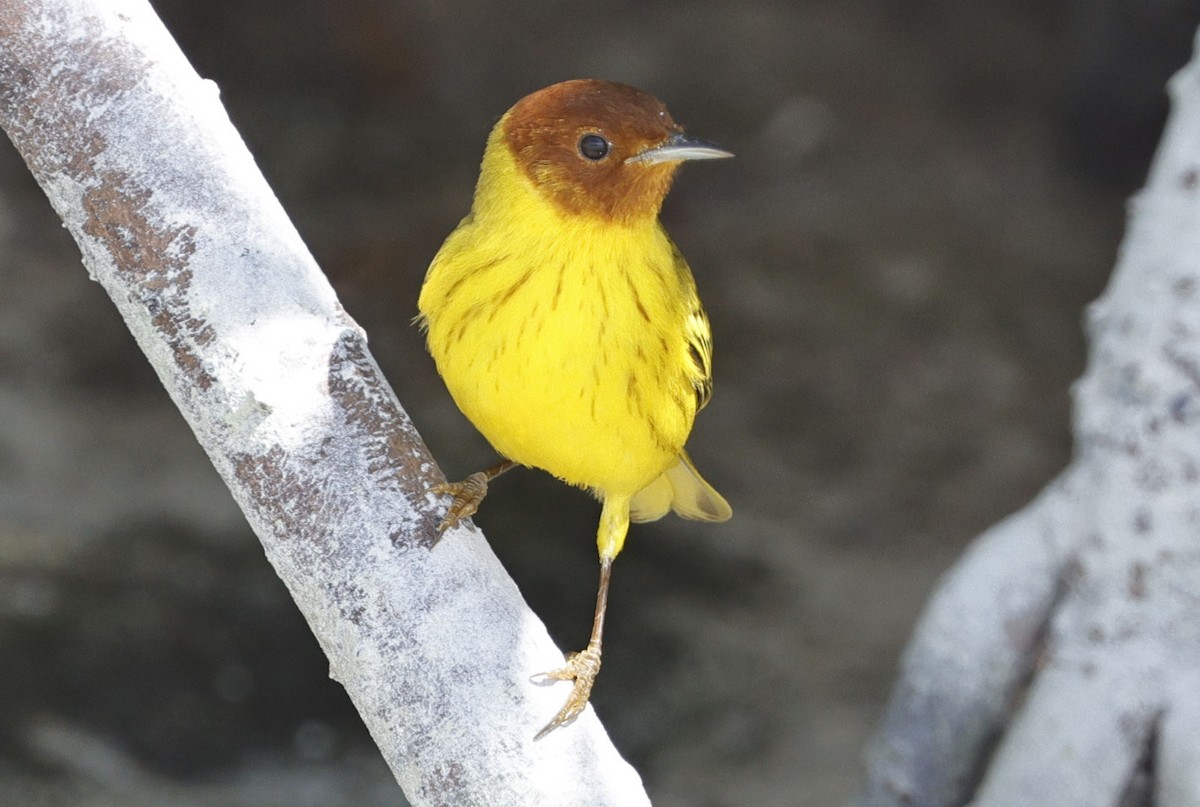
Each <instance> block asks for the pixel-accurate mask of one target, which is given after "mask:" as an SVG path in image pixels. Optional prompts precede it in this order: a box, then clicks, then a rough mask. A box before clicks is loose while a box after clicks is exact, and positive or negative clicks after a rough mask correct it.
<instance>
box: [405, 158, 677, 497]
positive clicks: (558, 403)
mask: <svg viewBox="0 0 1200 807" xmlns="http://www.w3.org/2000/svg"><path fill="white" fill-rule="evenodd" d="M505 163H508V164H505ZM511 163H512V160H511V157H509V156H508V155H507V152H505V151H502V150H493V149H491V148H489V149H488V152H487V153H486V154H485V163H484V170H483V173H482V176H485V177H488V180H489V187H484V184H483V183H482V181H481V186H480V188H479V189H478V190H477V193H476V202H475V206H474V208H473V209H472V215H471V216H468V218H467V219H465V220H464V221H463V223H462V224H461V225H460V226H459V228H458V229H457V230H455V232H454V233H452V234H451V236H450V237H449V238H448V239H447V241H446V243H445V244H444V245H443V247H442V249H441V251H440V252H439V253H438V255H437V257H436V258H435V259H434V261H433V264H432V265H431V266H430V269H429V272H428V274H427V276H426V279H425V285H424V287H423V288H422V291H421V297H420V302H419V306H420V310H421V315H422V317H423V319H424V320H425V323H426V325H427V327H428V340H429V349H430V352H431V353H432V354H433V357H434V359H435V361H436V362H437V366H438V371H439V372H440V373H441V375H442V377H443V379H444V380H445V382H446V386H447V388H448V389H449V390H450V393H451V395H452V396H453V398H454V400H455V402H456V403H457V404H458V406H459V408H460V409H461V410H462V411H463V413H464V414H466V416H467V417H468V418H470V420H471V422H472V423H474V424H475V426H476V428H478V429H479V431H480V432H481V433H482V434H483V435H484V436H485V437H486V438H487V439H488V440H489V442H491V443H492V445H493V446H494V447H495V448H496V450H497V451H499V452H500V453H501V454H503V455H504V456H506V457H509V458H510V459H513V460H515V461H517V462H519V463H521V464H524V465H530V466H534V467H538V468H542V469H544V470H546V471H548V472H550V473H552V474H554V475H555V476H557V477H559V478H561V479H563V480H565V481H567V482H570V483H572V484H575V485H580V486H584V487H588V488H592V489H593V490H596V491H597V492H600V493H602V494H633V493H634V492H636V491H638V490H640V489H642V488H643V487H645V486H646V485H648V484H649V483H650V482H651V481H652V480H653V479H654V478H655V477H657V476H658V475H659V474H661V473H662V472H663V471H664V470H665V469H666V468H667V467H668V466H671V465H673V464H674V463H675V462H676V461H677V458H678V456H679V454H680V451H681V450H682V448H683V444H684V442H685V441H686V439H687V436H688V433H689V432H690V430H691V426H692V420H693V418H694V416H695V412H696V406H697V398H696V394H695V391H694V389H693V381H692V376H693V375H694V371H693V370H692V369H691V368H694V366H695V365H694V361H693V359H692V358H691V357H690V355H689V350H688V334H687V332H686V328H687V327H688V321H689V315H690V314H691V313H692V312H693V311H694V310H696V309H698V303H697V302H696V296H695V287H694V283H693V281H692V278H691V273H690V271H689V270H688V268H687V265H686V263H684V262H683V261H682V259H681V258H679V256H678V252H677V251H676V250H675V249H674V247H673V245H672V244H671V242H670V239H669V238H668V237H667V235H666V233H665V232H664V231H663V230H662V228H661V226H660V225H659V224H658V221H657V217H651V218H649V219H647V220H646V221H642V222H634V223H614V222H610V221H603V220H593V219H590V218H588V217H581V216H572V215H564V214H563V213H562V212H561V211H559V210H557V209H555V208H554V207H553V206H552V205H550V204H549V203H547V202H546V201H545V200H544V199H543V198H541V197H540V196H539V195H537V194H536V193H535V192H533V190H532V188H531V187H529V183H528V181H527V180H526V179H525V178H524V177H523V176H522V175H521V174H520V173H519V171H518V170H517V169H516V167H515V166H514V165H512V164H511Z"/></svg>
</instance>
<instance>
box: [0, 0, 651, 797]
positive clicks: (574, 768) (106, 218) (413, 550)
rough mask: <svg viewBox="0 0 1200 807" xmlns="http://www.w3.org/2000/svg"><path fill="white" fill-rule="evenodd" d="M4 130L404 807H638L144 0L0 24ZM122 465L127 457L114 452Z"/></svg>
mask: <svg viewBox="0 0 1200 807" xmlns="http://www.w3.org/2000/svg"><path fill="white" fill-rule="evenodd" d="M0 125H3V127H4V129H5V131H6V132H7V134H8V136H9V138H10V139H11V140H12V142H13V143H14V144H15V145H16V147H17V149H18V151H20V153H21V155H22V156H23V157H24V159H25V161H26V163H27V164H28V166H29V168H30V170H31V171H32V172H33V175H34V176H35V178H36V179H37V181H38V182H39V183H40V184H41V186H42V188H43V189H44V190H45V192H46V195H47V196H48V197H49V199H50V202H51V204H53V206H54V208H55V210H56V211H57V212H58V214H59V216H61V217H62V220H63V221H64V223H65V224H66V226H67V229H68V230H69V231H70V233H71V235H72V236H73V237H74V238H75V240H76V242H77V243H78V244H79V247H80V250H81V251H82V253H83V258H84V263H85V265H86V266H87V269H88V272H89V273H90V274H91V276H92V277H93V278H94V279H95V280H97V281H98V282H99V283H100V284H101V285H102V286H103V287H104V288H105V290H106V291H107V292H108V293H109V295H110V296H111V297H112V299H113V301H114V302H115V303H116V305H117V307H118V308H119V309H120V312H121V315H122V316H123V317H124V318H125V321H126V322H127V323H128V325H129V328H130V330H131V331H132V333H133V335H134V337H135V338H136V339H137V342H138V344H139V345H140V346H141V348H142V350H144V351H145V353H146V355H147V357H149V359H150V362H151V363H152V364H153V366H154V369H155V370H156V372H157V373H158V375H159V377H160V379H161V380H162V382H163V384H164V386H165V387H166V388H167V391H168V392H169V393H170V395H171V397H172V399H173V400H174V401H175V403H176V404H177V405H178V407H179V409H180V410H181V411H182V413H183V415H184V417H185V418H186V419H187V421H188V423H189V424H190V425H191V427H192V429H193V430H194V432H195V433H196V437H197V438H198V439H199V441H200V443H201V444H202V445H203V447H204V449H205V450H206V451H207V452H208V455H209V457H210V458H211V459H212V462H213V464H214V465H215V466H216V468H217V470H218V471H219V472H220V474H221V476H222V477H223V478H224V480H225V482H226V483H227V484H228V486H229V488H230V490H231V491H232V492H233V495H234V497H235V498H236V500H237V501H238V503H239V505H240V506H241V508H242V510H243V511H244V513H245V514H246V517H247V519H248V520H249V522H250V524H251V526H252V527H253V528H254V531H255V532H256V533H257V534H258V536H259V538H260V540H261V541H262V543H263V546H264V548H265V549H266V553H267V556H268V558H269V559H270V560H271V563H272V564H273V565H274V566H275V568H276V570H277V571H278V573H279V575H280V577H281V578H282V579H283V580H284V582H285V583H286V585H287V587H288V589H289V590H290V591H291V593H292V595H293V597H294V598H295V600H296V603H297V605H298V606H299V607H300V609H301V611H302V612H303V613H304V616H305V618H306V619H307V620H308V623H309V625H310V626H311V628H312V630H313V632H314V633H315V634H316V636H317V638H318V640H319V641H320V643H321V646H322V648H323V649H324V650H325V652H326V654H327V655H328V657H329V660H330V668H331V673H332V675H333V676H334V677H335V678H336V679H337V680H338V681H340V682H341V683H342V684H343V685H344V686H345V687H346V690H347V691H348V692H349V694H350V697H351V699H352V700H353V702H354V704H355V706H356V707H357V708H358V710H359V712H360V714H361V715H362V717H363V720H364V721H365V722H366V724H367V727H368V728H369V729H370V731H371V734H372V735H373V737H374V738H375V740H376V742H377V743H378V745H379V747H380V749H381V751H382V752H383V756H384V758H385V759H386V760H387V762H388V764H389V765H390V766H391V768H392V770H393V771H394V772H395V774H396V777H397V779H398V780H399V782H400V783H401V785H402V786H403V788H404V790H405V792H406V794H407V795H408V797H409V799H410V800H411V801H412V803H413V804H415V805H418V806H421V805H444V804H453V805H522V804H528V805H546V804H589V805H606V804H607V805H622V807H624V806H625V805H637V804H647V803H648V800H647V798H646V795H645V792H644V791H643V789H642V786H641V782H640V780H639V779H638V777H637V774H636V773H635V772H634V771H633V770H632V769H631V768H630V767H629V766H628V765H627V764H626V763H625V762H624V761H623V760H622V759H621V758H620V756H619V755H618V754H617V752H616V751H615V750H614V749H613V747H612V745H611V744H610V743H609V741H608V738H607V735H606V734H605V733H604V730H603V728H602V727H601V726H600V724H599V722H598V721H597V720H596V718H595V716H594V714H593V713H591V712H590V711H589V712H588V713H586V714H585V715H584V716H583V717H582V718H581V719H580V720H579V721H578V722H577V723H576V724H575V725H573V726H572V727H571V728H570V729H569V730H566V731H559V732H555V733H554V734H552V735H550V736H549V737H547V738H546V739H545V740H542V741H541V742H538V743H534V742H533V736H534V734H535V733H536V732H537V730H538V729H539V728H540V727H541V726H542V725H543V724H544V723H545V722H546V719H547V716H548V715H553V714H554V713H555V711H556V710H557V708H558V705H559V702H560V701H561V698H562V693H561V692H559V691H556V690H555V689H553V688H538V687H536V686H534V685H533V684H531V683H530V681H529V677H530V675H531V673H534V672H537V671H539V670H545V669H551V668H554V667H556V666H558V665H560V664H561V660H562V655H561V653H560V652H559V650H558V649H557V648H555V646H554V645H553V643H552V642H551V641H550V639H549V637H548V636H547V634H546V632H545V629H544V628H543V626H542V625H541V623H540V622H539V621H538V620H537V619H536V617H534V616H533V614H532V613H531V612H530V611H529V610H528V608H527V607H526V606H525V604H524V602H523V601H522V599H521V597H520V594H519V593H518V591H517V589H516V587H515V586H514V585H513V583H512V581H511V580H510V579H509V578H508V577H507V576H506V575H505V573H504V571H503V569H501V567H500V565H499V563H498V562H497V561H496V559H495V557H494V556H493V555H492V553H491V551H490V550H489V548H488V547H487V544H486V543H485V542H484V540H483V538H482V537H481V536H480V535H479V534H478V532H476V531H475V530H473V529H455V530H453V531H451V532H449V533H448V534H447V535H446V537H445V538H444V539H443V540H442V542H441V543H440V544H438V545H437V547H436V548H432V546H433V542H434V536H435V532H434V527H435V525H436V523H437V520H438V516H439V514H440V513H439V512H438V508H439V506H440V505H439V503H438V502H436V501H435V500H434V499H433V497H431V496H428V495H427V494H426V493H425V491H426V490H427V489H428V488H429V487H430V486H431V485H433V484H435V483H437V482H441V481H443V479H442V477H441V474H440V472H439V471H438V470H437V468H436V465H435V464H434V462H433V460H432V459H431V458H430V456H429V454H428V452H427V451H426V449H425V447H424V445H423V444H422V442H421V440H420V438H419V437H418V436H417V434H416V431H415V430H414V428H413V426H412V424H411V423H410V421H409V420H408V418H407V416H406V415H405V413H404V411H403V410H402V409H401V407H400V404H399V403H398V401H397V400H396V398H395V396H394V394H393V393H392V391H391V390H390V389H389V387H388V385H387V383H386V382H385V381H384V379H383V377H382V375H381V374H380V372H379V368H378V367H377V366H376V364H375V361H374V360H373V359H372V358H371V356H370V354H369V353H368V352H367V347H366V339H365V336H364V335H363V333H362V332H361V330H360V329H359V328H358V327H357V326H356V325H355V323H354V322H353V321H352V320H351V319H350V317H348V316H347V315H346V313H345V312H344V311H343V310H342V309H341V307H340V305H339V304H338V301H337V299H336V297H335V296H334V293H333V291H332V289H331V288H330V286H329V284H328V282H327V281H326V279H325V277H324V276H323V275H322V274H321V272H320V270H319V269H318V268H317V266H316V264H315V263H314V262H313V260H312V258H311V256H310V255H309V253H308V251H307V249H306V248H305V246H304V244H303V243H302V242H301V241H300V238H299V236H298V235H297V233H296V231H295V229H294V228H293V226H292V224H291V223H290V221H289V220H288V218H287V216H286V214H285V213H284V212H283V210H282V209H281V208H280V206H279V204H278V202H277V201H276V199H275V197H274V195H273V194H272V193H271V191H270V189H269V188H268V187H267V185H266V183H265V181H264V180H263V178H262V176H261V174H260V173H259V171H258V169H257V167H256V166H255V164H254V162H253V160H252V158H251V157H250V155H249V153H248V152H247V151H246V148H245V146H244V145H243V143H242V141H241V139H240V138H239V137H238V135H237V133H236V131H235V130H234V129H233V127H232V125H231V124H230V122H229V119H228V116H227V114H226V113H225V110H224V108H223V107H222V106H221V104H220V101H219V99H218V97H217V90H216V87H215V86H214V85H213V84H212V83H211V82H205V81H202V80H201V79H200V78H199V77H198V76H197V75H196V74H195V72H194V71H193V70H192V69H191V67H190V65H189V64H188V63H187V61H186V60H185V59H184V57H183V55H182V54H181V53H180V52H179V49H178V48H177V46H176V45H175V43H174V41H173V40H172V39H171V37H170V35H169V34H168V33H167V32H166V30H165V29H164V28H163V27H162V25H161V23H160V22H159V21H158V19H157V18H156V16H155V15H154V12H153V10H152V9H151V8H150V6H149V5H148V4H147V3H145V2H144V1H143V0H8V1H7V2H5V3H4V4H3V5H0ZM130 450H131V451H136V447H135V446H130Z"/></svg>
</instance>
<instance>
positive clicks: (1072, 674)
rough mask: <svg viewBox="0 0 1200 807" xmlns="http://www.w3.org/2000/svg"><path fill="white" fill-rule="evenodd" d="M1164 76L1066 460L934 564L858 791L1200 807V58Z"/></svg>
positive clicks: (929, 803)
mask: <svg viewBox="0 0 1200 807" xmlns="http://www.w3.org/2000/svg"><path fill="white" fill-rule="evenodd" d="M1170 91H1171V98H1172V113H1171V117H1170V120H1169V122H1168V125H1167V128H1166V131H1165V133H1164V135H1163V140H1162V143H1161V145H1160V146H1159V150H1158V154H1157V156H1156V158H1155V162H1154V165H1153V166H1152V168H1151V171H1150V175H1149V178H1148V180H1147V183H1146V187H1145V188H1144V189H1143V190H1142V191H1141V192H1140V193H1139V194H1138V195H1137V196H1136V197H1135V198H1134V200H1133V204H1132V205H1131V207H1130V217H1129V225H1128V232H1127V234H1126V236H1125V241H1124V243H1123V245H1122V248H1121V253H1120V257H1119V259H1118V263H1117V267H1116V270H1115V273H1114V275H1113V278H1112V280H1111V282H1110V284H1109V287H1108V289H1107V290H1106V291H1105V293H1104V295H1103V296H1102V297H1101V298H1100V300H1099V301H1097V302H1096V303H1095V304H1094V305H1093V306H1092V308H1091V310H1090V311H1089V316H1088V326H1089V327H1088V334H1089V337H1090V340H1091V346H1090V360H1089V364H1088V369H1087V372H1086V374H1085V375H1084V377H1083V379H1082V380H1081V381H1080V382H1079V383H1078V384H1077V386H1076V388H1075V412H1074V431H1075V446H1076V455H1075V459H1074V461H1073V462H1072V464H1071V466H1070V467H1069V468H1068V469H1067V470H1066V471H1065V472H1064V473H1063V475H1062V476H1061V477H1060V478H1059V479H1058V480H1057V481H1056V482H1055V483H1053V484H1051V485H1050V486H1049V487H1048V488H1047V489H1046V490H1045V491H1044V492H1043V493H1042V494H1041V496H1039V497H1038V498H1037V500H1035V501H1034V502H1033V503H1032V504H1031V505H1029V506H1028V507H1027V508H1026V509H1025V510H1023V511H1022V512H1020V513H1018V514H1017V515H1015V516H1012V517H1011V518H1009V519H1007V520H1006V521H1004V522H1001V523H1000V524H999V525H997V526H996V527H994V528H993V529H992V530H990V531H988V532H987V533H985V534H984V535H983V536H982V537H981V538H980V539H979V540H978V542H977V543H976V545H975V546H974V548H973V549H972V550H971V551H970V552H969V553H968V554H967V556H966V557H965V558H964V559H963V560H962V561H961V562H960V563H959V565H958V566H957V567H956V568H955V569H954V570H952V571H951V572H950V573H949V574H948V575H947V576H946V578H945V580H944V581H943V582H942V584H941V586H940V588H939V590H938V591H937V593H936V594H935V595H934V597H933V599H932V601H931V602H930V604H929V605H928V607H927V608H926V611H925V614H924V615H923V617H922V619H921V621H920V623H919V625H918V627H917V631H916V634H915V636H914V637H913V639H912V642H911V644H910V645H909V647H908V650H907V652H906V653H905V656H904V659H903V662H902V669H901V674H900V679H899V681H898V683H897V684H896V688H895V690H894V692H893V695H892V699H891V703H890V704H889V706H888V709H887V712H886V714H885V716H884V719H883V722H882V724H881V726H880V728H879V730H878V733H877V735H876V737H875V738H874V740H873V742H872V744H871V747H870V749H869V753H868V768H869V771H868V782H867V786H866V788H865V789H864V791H863V793H862V794H861V795H860V797H859V799H858V801H857V804H858V805H860V807H884V806H885V805H886V806H888V807H899V805H920V807H949V806H950V805H963V804H971V805H974V807H1011V805H1022V807H1051V805H1053V807H1095V806H1096V805H1114V807H1116V806H1117V805H1121V807H1133V806H1134V805H1150V804H1153V805H1155V807H1198V806H1200V59H1197V58H1194V59H1193V61H1192V63H1191V64H1190V65H1189V66H1188V67H1187V68H1185V69H1184V70H1183V71H1181V72H1180V73H1179V74H1178V75H1177V76H1176V77H1175V78H1174V79H1173V80H1172V82H1171V85H1170ZM983 426H986V424H982V425H981V427H983Z"/></svg>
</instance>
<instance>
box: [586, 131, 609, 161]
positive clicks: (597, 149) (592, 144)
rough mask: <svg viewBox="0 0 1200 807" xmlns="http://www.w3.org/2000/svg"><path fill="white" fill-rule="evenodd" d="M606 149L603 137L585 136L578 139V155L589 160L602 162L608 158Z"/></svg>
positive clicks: (606, 145)
mask: <svg viewBox="0 0 1200 807" xmlns="http://www.w3.org/2000/svg"><path fill="white" fill-rule="evenodd" d="M608 148H609V144H608V141H607V140H605V139H604V136H603V135H598V134H585V135H584V136H583V137H581V138H579V153H580V154H582V155H583V156H584V157H587V158H588V159H589V160H603V159H604V158H605V157H607V156H608Z"/></svg>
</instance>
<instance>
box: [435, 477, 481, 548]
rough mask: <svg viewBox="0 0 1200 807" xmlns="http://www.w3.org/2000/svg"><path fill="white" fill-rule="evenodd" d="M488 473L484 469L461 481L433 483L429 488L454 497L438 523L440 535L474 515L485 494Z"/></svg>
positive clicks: (438, 493) (441, 494)
mask: <svg viewBox="0 0 1200 807" xmlns="http://www.w3.org/2000/svg"><path fill="white" fill-rule="evenodd" d="M487 488H488V474H487V472H486V471H479V472H478V473H473V474H471V475H470V476H468V477H467V478H466V479H464V480H463V481H461V482H446V483H445V484H442V485H435V486H434V487H432V488H430V489H429V492H430V493H436V494H437V495H439V496H443V495H449V496H452V497H454V500H453V501H452V502H450V507H449V508H447V509H446V515H445V516H443V517H442V521H441V523H440V524H438V528H437V531H438V535H442V534H444V533H445V532H446V530H448V529H450V528H451V527H454V526H457V525H458V523H459V522H460V521H462V520H463V519H464V518H470V517H471V516H473V515H475V511H476V510H478V509H479V505H480V504H482V503H483V497H484V496H487Z"/></svg>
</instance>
